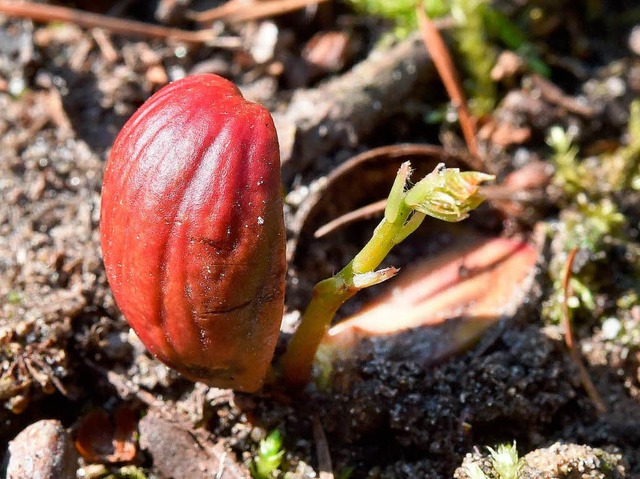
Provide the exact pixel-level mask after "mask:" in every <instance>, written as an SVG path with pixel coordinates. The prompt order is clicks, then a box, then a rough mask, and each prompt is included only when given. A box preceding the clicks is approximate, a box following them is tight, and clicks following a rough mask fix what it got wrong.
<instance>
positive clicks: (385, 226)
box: [282, 162, 493, 387]
mask: <svg viewBox="0 0 640 479" xmlns="http://www.w3.org/2000/svg"><path fill="white" fill-rule="evenodd" d="M410 176H411V167H410V165H409V163H408V162H407V163H404V164H403V165H402V166H401V167H400V170H399V171H398V174H397V176H396V179H395V181H394V183H393V186H392V188H391V192H390V193H389V196H388V201H387V207H386V209H385V212H384V218H383V219H382V221H381V222H380V224H379V225H378V226H377V227H376V229H375V230H374V231H373V235H372V237H371V239H370V240H369V242H368V243H367V244H366V245H365V246H364V247H363V248H362V249H361V250H360V252H359V253H358V254H357V255H356V256H355V257H354V258H353V260H351V262H350V263H349V264H347V265H346V266H345V267H344V268H343V269H342V270H340V271H339V272H338V273H336V274H335V275H334V276H333V277H331V278H328V279H325V280H323V281H320V282H319V283H318V284H316V286H315V287H314V290H313V296H312V299H311V302H310V303H309V305H308V306H307V309H306V310H305V312H304V314H303V316H302V321H301V323H300V326H298V329H297V330H296V332H295V334H294V335H293V337H292V339H291V341H290V342H289V346H288V348H287V351H286V352H285V354H284V355H283V357H282V373H283V375H284V378H285V380H286V382H287V383H289V385H291V386H294V387H301V386H304V385H305V384H307V382H308V381H309V379H310V376H311V368H312V365H313V361H314V358H315V356H316V352H317V351H318V346H319V345H320V342H321V340H322V338H323V337H324V335H325V334H326V333H327V331H328V330H329V326H330V324H331V321H332V320H333V317H334V316H335V313H336V312H337V311H338V308H340V306H341V305H342V304H343V303H344V302H345V301H347V300H348V299H349V298H351V297H352V296H354V295H355V294H356V293H357V292H358V291H360V290H361V289H363V288H366V287H369V286H372V285H375V284H378V283H381V282H383V281H386V280H387V279H389V278H391V277H393V276H394V275H395V274H396V272H397V270H396V269H395V268H383V269H376V268H378V266H379V265H380V263H382V261H383V260H384V259H385V257H386V256H387V254H389V252H390V251H391V249H392V248H393V247H394V246H395V245H397V244H398V243H400V242H401V241H403V240H404V239H405V238H406V237H407V236H408V235H410V234H411V233H412V232H414V231H415V230H416V228H418V226H420V224H421V223H422V221H423V220H424V218H425V216H427V215H429V216H433V217H434V218H438V219H441V220H444V221H461V220H463V219H465V218H466V217H467V216H468V214H469V211H471V210H472V209H474V208H476V207H478V205H479V204H480V203H481V202H482V201H483V198H482V196H481V195H480V194H479V188H480V184H481V183H483V182H484V181H488V180H491V179H493V176H491V175H487V174H486V173H480V172H460V170H458V169H457V168H445V166H444V164H440V165H438V166H437V167H436V168H435V170H433V172H431V173H430V174H428V175H427V176H426V177H424V178H423V179H422V180H420V181H418V183H416V184H415V185H414V186H413V187H411V188H408V187H407V184H408V182H409V177H410Z"/></svg>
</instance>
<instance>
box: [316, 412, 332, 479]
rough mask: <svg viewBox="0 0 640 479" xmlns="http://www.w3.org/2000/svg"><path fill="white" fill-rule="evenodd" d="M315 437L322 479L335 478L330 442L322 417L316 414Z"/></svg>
mask: <svg viewBox="0 0 640 479" xmlns="http://www.w3.org/2000/svg"><path fill="white" fill-rule="evenodd" d="M312 424H313V439H314V441H315V443H316V455H317V456H318V470H319V471H320V479H333V465H332V463H331V452H330V451H329V443H328V442H327V436H326V435H325V433H324V429H323V428H322V424H321V423H320V418H318V416H317V415H314V416H313V418H312Z"/></svg>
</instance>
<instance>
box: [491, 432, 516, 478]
mask: <svg viewBox="0 0 640 479" xmlns="http://www.w3.org/2000/svg"><path fill="white" fill-rule="evenodd" d="M487 449H488V450H489V455H490V456H491V465H492V466H493V468H494V469H495V471H496V472H497V473H498V476H499V477H500V479H518V475H519V473H520V469H522V461H521V460H520V459H519V458H518V449H517V448H516V443H515V441H514V442H513V444H500V445H499V446H498V448H497V449H493V448H491V447H487Z"/></svg>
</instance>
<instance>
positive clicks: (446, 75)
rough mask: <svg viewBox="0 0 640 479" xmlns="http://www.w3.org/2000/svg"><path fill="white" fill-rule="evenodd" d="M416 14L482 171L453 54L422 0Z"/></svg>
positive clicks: (466, 139)
mask: <svg viewBox="0 0 640 479" xmlns="http://www.w3.org/2000/svg"><path fill="white" fill-rule="evenodd" d="M416 15H417V17H418V27H419V28H420V34H421V35H422V40H423V42H424V45H425V47H426V48H427V51H428V52H429V54H430V55H431V58H432V59H433V63H434V65H435V67H436V69H437V70H438V74H439V75H440V78H441V79H442V83H443V84H444V87H445V89H446V90H447V94H448V95H449V98H451V102H452V103H453V104H454V105H455V107H456V109H457V110H458V119H459V121H460V128H461V129H462V134H463V135H464V139H465V142H466V143H467V148H468V149H469V153H471V155H472V156H473V159H472V160H471V165H472V166H473V168H474V169H476V170H480V171H482V170H484V169H485V165H484V164H483V162H482V161H481V159H480V157H479V156H478V153H479V152H478V143H477V140H476V128H475V125H474V121H473V119H472V118H471V113H470V112H469V107H468V106H467V100H466V98H465V96H464V93H463V91H462V87H461V85H460V79H459V78H458V74H457V72H456V68H455V66H454V65H453V60H452V59H451V55H449V51H448V50H447V46H446V45H445V43H444V40H443V39H442V36H441V35H440V32H438V28H437V27H436V25H435V24H434V23H433V21H431V19H430V18H429V17H428V16H427V13H426V10H425V8H424V4H423V2H422V1H419V2H417V3H416Z"/></svg>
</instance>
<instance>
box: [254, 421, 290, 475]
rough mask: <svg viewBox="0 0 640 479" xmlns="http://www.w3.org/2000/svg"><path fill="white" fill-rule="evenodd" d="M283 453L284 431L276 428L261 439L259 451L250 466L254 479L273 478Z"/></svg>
mask: <svg viewBox="0 0 640 479" xmlns="http://www.w3.org/2000/svg"><path fill="white" fill-rule="evenodd" d="M283 455H284V450H283V449H282V433H281V432H280V431H279V430H278V429H275V430H274V431H272V432H271V433H269V435H268V436H267V437H265V438H264V439H262V440H261V441H260V445H259V446H258V453H257V454H256V456H255V457H254V459H253V460H252V461H251V465H250V467H249V469H250V470H251V476H252V477H253V478H254V479H271V478H272V477H274V472H275V471H276V470H277V469H278V467H280V463H281V462H282V456H283Z"/></svg>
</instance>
